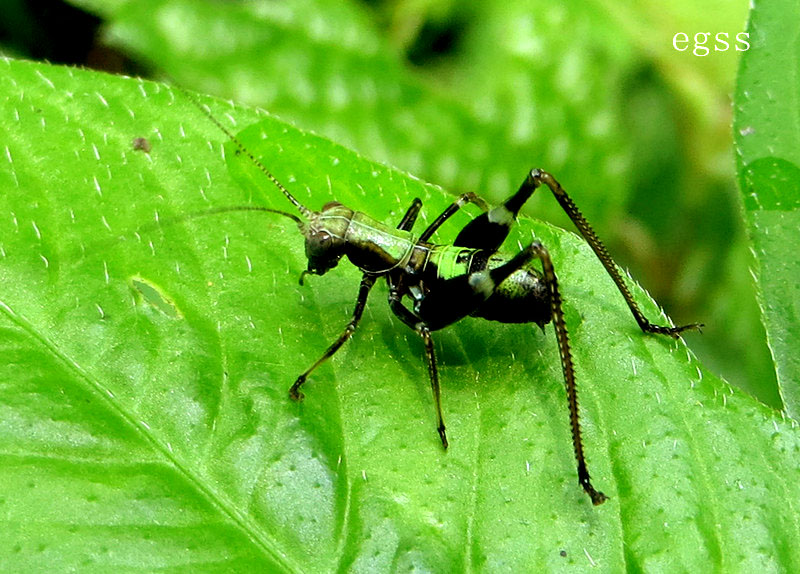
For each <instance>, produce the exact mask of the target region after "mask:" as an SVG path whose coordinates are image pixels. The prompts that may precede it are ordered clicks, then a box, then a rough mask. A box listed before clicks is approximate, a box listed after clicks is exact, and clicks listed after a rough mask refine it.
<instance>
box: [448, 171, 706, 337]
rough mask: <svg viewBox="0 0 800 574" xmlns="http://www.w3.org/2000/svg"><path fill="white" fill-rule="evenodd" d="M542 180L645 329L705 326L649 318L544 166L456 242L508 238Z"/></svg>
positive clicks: (671, 331) (673, 332) (479, 243)
mask: <svg viewBox="0 0 800 574" xmlns="http://www.w3.org/2000/svg"><path fill="white" fill-rule="evenodd" d="M542 184H545V185H546V186H547V187H548V188H549V189H550V191H551V192H552V193H553V196H554V197H555V198H556V201H558V204H559V205H560V206H561V208H562V209H563V210H564V212H565V213H566V214H567V216H569V218H570V220H571V221H572V223H574V224H575V227H577V228H578V231H579V232H580V234H581V235H582V236H583V238H584V239H585V240H586V242H587V243H588V244H589V247H591V248H592V251H594V252H595V255H597V258H598V259H599V260H600V262H601V263H602V264H603V267H605V269H606V272H607V273H608V274H609V275H610V276H611V279H612V280H613V281H614V284H615V285H616V286H617V289H618V290H619V292H620V293H621V294H622V297H623V298H624V299H625V302H626V303H627V304H628V308H629V309H630V310H631V313H632V314H633V316H634V318H635V319H636V322H637V323H638V324H639V327H640V328H641V329H642V331H644V332H646V333H658V334H661V335H669V336H670V337H678V336H679V335H680V334H681V333H682V332H683V331H686V330H688V329H699V328H700V327H702V326H703V325H702V324H700V323H692V324H690V325H682V326H679V327H664V326H661V325H654V324H653V323H651V322H650V321H648V320H647V318H646V317H645V316H644V314H643V313H642V311H641V310H640V309H639V305H638V304H637V303H636V301H635V300H634V299H633V295H631V292H630V290H628V286H627V285H626V284H625V281H624V280H623V278H622V275H621V274H620V272H619V269H618V268H617V264H616V263H614V260H613V259H612V258H611V255H609V253H608V250H607V249H606V247H605V245H603V242H602V241H600V238H599V237H597V234H596V233H595V232H594V229H592V226H591V225H589V222H588V221H586V218H584V217H583V215H582V214H581V212H580V210H579V209H578V207H577V206H576V205H575V203H574V202H573V201H572V199H571V198H570V197H569V195H567V192H566V191H564V188H562V187H561V184H559V183H558V181H556V179H555V178H554V177H553V176H552V175H550V174H549V173H547V172H546V171H542V170H540V169H534V170H531V172H530V173H529V174H528V176H527V177H526V178H525V181H523V182H522V185H521V186H520V188H519V190H518V191H517V192H516V193H515V194H514V195H512V196H511V197H510V198H508V199H507V200H506V201H505V202H504V203H503V204H502V205H499V206H498V207H495V208H494V209H492V210H491V211H489V212H488V213H484V214H483V215H480V216H478V217H476V218H475V219H473V220H472V221H471V222H470V223H468V224H467V225H466V226H465V227H464V229H462V230H461V233H459V235H458V237H457V238H456V242H455V244H456V245H463V246H465V247H480V248H484V249H486V248H490V247H491V246H490V247H487V245H486V240H485V238H486V237H492V238H494V239H496V238H499V237H501V236H502V237H503V239H505V236H506V235H507V234H508V229H510V227H511V225H512V224H513V222H514V220H515V219H516V216H517V214H518V213H519V210H520V209H521V208H522V206H523V205H524V203H525V202H526V201H527V200H528V199H529V198H530V197H531V195H533V192H534V191H536V189H537V188H538V187H539V186H541V185H542ZM504 230H505V231H504ZM504 233H505V234H504ZM498 247H499V245H498Z"/></svg>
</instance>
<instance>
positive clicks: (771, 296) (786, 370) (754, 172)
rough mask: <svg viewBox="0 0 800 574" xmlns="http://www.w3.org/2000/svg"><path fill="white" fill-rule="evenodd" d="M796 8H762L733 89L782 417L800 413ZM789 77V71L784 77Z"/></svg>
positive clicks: (799, 43)
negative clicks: (785, 413) (750, 47)
mask: <svg viewBox="0 0 800 574" xmlns="http://www.w3.org/2000/svg"><path fill="white" fill-rule="evenodd" d="M798 20H800V9H798V6H797V5H796V4H795V3H792V2H776V3H772V4H767V3H764V4H763V5H762V4H761V3H760V4H758V5H757V6H755V7H754V8H753V11H752V16H751V19H750V24H749V26H748V31H749V33H750V42H751V43H752V49H751V50H750V51H748V52H746V53H745V55H744V56H743V58H742V66H741V71H740V74H739V83H738V86H737V90H736V102H735V104H736V117H735V124H734V130H735V136H736V149H737V156H736V157H737V167H738V172H739V187H740V189H741V196H742V201H743V204H744V213H745V216H746V219H747V225H748V233H749V235H750V240H751V242H752V246H753V252H754V253H755V257H756V261H757V263H758V265H757V268H756V272H755V276H756V281H757V284H758V288H759V303H760V305H761V310H762V316H763V321H764V325H765V326H766V329H767V339H768V343H769V347H770V350H771V351H772V357H773V360H774V362H775V370H776V373H777V376H778V384H779V386H780V390H781V395H782V397H783V401H784V404H785V406H786V411H787V413H789V415H791V416H793V417H795V418H797V417H798V416H799V415H800V357H798V353H797V350H798V349H800V286H798V278H800V259H798V257H797V246H798V245H800V114H799V113H798V110H800V92H798V90H799V89H800V80H799V79H798V76H797V71H798V70H800V56H798V54H800V39H798V36H797V34H796V27H797V22H798ZM787 70H788V71H791V73H787Z"/></svg>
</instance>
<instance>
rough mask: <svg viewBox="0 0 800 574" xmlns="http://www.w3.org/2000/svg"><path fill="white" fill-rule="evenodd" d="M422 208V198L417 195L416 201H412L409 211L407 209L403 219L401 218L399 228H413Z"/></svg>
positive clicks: (405, 229) (408, 229)
mask: <svg viewBox="0 0 800 574" xmlns="http://www.w3.org/2000/svg"><path fill="white" fill-rule="evenodd" d="M420 209H422V200H421V199H420V198H418V197H415V198H414V201H412V202H411V207H409V208H408V211H406V214H405V215H404V216H403V219H401V220H400V224H399V225H398V226H397V229H401V230H403V231H411V228H412V227H414V222H415V221H417V216H418V215H419V210H420Z"/></svg>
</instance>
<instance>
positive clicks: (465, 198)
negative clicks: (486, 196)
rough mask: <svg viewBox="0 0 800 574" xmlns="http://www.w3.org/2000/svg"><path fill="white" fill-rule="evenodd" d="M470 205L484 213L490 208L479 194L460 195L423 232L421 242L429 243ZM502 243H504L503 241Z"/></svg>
mask: <svg viewBox="0 0 800 574" xmlns="http://www.w3.org/2000/svg"><path fill="white" fill-rule="evenodd" d="M468 203H474V204H475V205H477V206H478V207H480V208H481V209H482V210H483V211H487V210H488V209H489V206H488V205H487V204H486V202H485V201H484V200H483V199H482V198H481V197H479V196H478V195H477V194H475V193H472V192H468V193H464V194H462V195H460V196H459V197H458V199H456V200H455V201H454V202H453V203H451V204H450V205H449V206H448V207H447V209H445V210H444V211H443V212H442V214H441V215H440V216H439V217H437V218H436V219H434V220H433V223H431V224H430V225H429V226H428V228H427V229H425V231H423V232H422V235H420V238H419V240H420V241H428V239H430V238H431V236H432V235H433V234H434V232H435V231H436V230H437V229H439V228H440V227H441V226H442V224H443V223H444V222H445V221H447V220H448V219H450V218H451V217H452V216H453V214H454V213H455V212H456V211H458V210H459V209H461V208H462V207H464V206H465V205H466V204H468ZM504 239H505V238H504ZM500 243H502V241H501V242H500ZM456 245H458V243H456ZM461 247H466V246H463V245H462V246H461ZM498 247H499V245H498Z"/></svg>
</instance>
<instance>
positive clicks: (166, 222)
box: [139, 205, 303, 230]
mask: <svg viewBox="0 0 800 574" xmlns="http://www.w3.org/2000/svg"><path fill="white" fill-rule="evenodd" d="M232 211H261V212H266V213H277V214H278V215H283V216H284V217H288V218H289V219H291V220H292V221H294V222H295V223H296V224H297V225H298V226H302V225H303V220H302V219H300V218H299V217H297V216H296V215H294V214H293V213H287V212H285V211H281V210H280V209H272V208H269V207H261V206H259V205H229V206H225V207H213V208H211V209H202V210H200V211H190V212H189V213H182V214H180V215H178V216H175V217H158V216H157V217H156V221H155V223H150V224H148V225H145V226H143V227H140V228H139V229H140V230H148V229H154V228H158V227H170V226H172V225H175V224H176V223H183V222H184V221H187V220H189V219H195V218H197V217H204V216H206V215H217V214H219V213H230V212H232Z"/></svg>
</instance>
